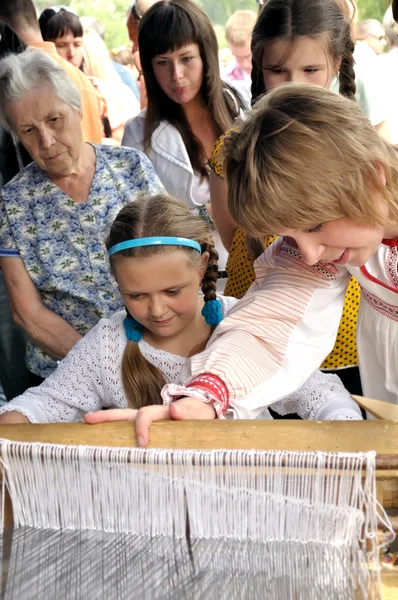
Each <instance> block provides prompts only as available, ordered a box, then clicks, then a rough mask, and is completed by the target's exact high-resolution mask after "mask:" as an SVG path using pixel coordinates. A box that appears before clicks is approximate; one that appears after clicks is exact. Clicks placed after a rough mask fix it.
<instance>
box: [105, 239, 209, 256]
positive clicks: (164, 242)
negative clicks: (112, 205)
mask: <svg viewBox="0 0 398 600" xmlns="http://www.w3.org/2000/svg"><path fill="white" fill-rule="evenodd" d="M141 246H186V247H187V248H193V249H194V250H197V251H198V252H200V253H202V248H201V247H200V244H198V242H195V241H194V240H189V239H187V238H182V237H163V236H160V237H145V238H137V239H136V240H126V241H125V242H120V244H115V245H114V246H112V248H111V249H110V250H108V255H109V256H112V254H116V252H121V251H122V250H127V249H128V248H139V247H141Z"/></svg>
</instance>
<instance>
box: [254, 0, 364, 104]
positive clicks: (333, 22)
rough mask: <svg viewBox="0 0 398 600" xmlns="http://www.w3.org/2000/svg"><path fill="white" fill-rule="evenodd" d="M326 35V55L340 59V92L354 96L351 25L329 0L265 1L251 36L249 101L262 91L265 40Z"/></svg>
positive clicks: (264, 91) (263, 89)
mask: <svg viewBox="0 0 398 600" xmlns="http://www.w3.org/2000/svg"><path fill="white" fill-rule="evenodd" d="M322 34H327V36H328V44H329V53H330V57H331V58H332V59H333V60H334V61H338V60H340V61H341V68H340V73H339V80H340V93H341V94H342V95H343V96H346V97H348V98H351V99H354V96H355V91H356V90H355V73H354V59H353V52H354V42H353V40H352V37H351V26H350V23H349V20H348V19H347V18H346V16H345V15H344V13H343V11H342V10H341V8H340V7H339V6H338V4H337V3H336V2H334V1H333V0H327V1H326V0H266V1H265V3H264V5H263V8H262V10H261V12H260V15H259V17H258V19H257V23H256V25H255V27H254V30H253V35H252V43H251V48H252V66H253V70H252V86H251V91H252V104H254V103H255V102H257V100H258V99H259V97H260V96H262V95H263V94H265V93H266V92H267V90H266V89H265V85H264V79H263V73H262V71H263V69H262V61H263V50H264V44H266V43H267V41H271V40H272V41H274V40H276V39H279V38H280V39H282V38H285V39H291V40H294V39H295V38H297V37H311V38H316V37H317V36H320V35H322Z"/></svg>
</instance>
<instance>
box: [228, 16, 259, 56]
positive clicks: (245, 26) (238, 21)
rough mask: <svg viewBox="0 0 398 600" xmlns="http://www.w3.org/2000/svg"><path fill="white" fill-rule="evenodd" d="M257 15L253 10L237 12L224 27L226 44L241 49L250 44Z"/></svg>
mask: <svg viewBox="0 0 398 600" xmlns="http://www.w3.org/2000/svg"><path fill="white" fill-rule="evenodd" d="M256 21H257V14H256V13H255V12H254V11H253V10H237V11H236V12H234V13H233V14H232V15H231V16H230V17H229V19H228V21H227V22H226V25H225V38H226V40H227V42H228V44H232V46H237V47H238V48H241V47H243V46H247V45H249V44H250V40H251V37H252V32H253V27H254V25H255V24H256Z"/></svg>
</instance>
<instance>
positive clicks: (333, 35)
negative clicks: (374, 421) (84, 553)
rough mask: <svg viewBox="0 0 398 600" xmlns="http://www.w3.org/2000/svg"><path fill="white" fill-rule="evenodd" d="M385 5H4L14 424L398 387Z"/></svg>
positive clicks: (8, 378)
mask: <svg viewBox="0 0 398 600" xmlns="http://www.w3.org/2000/svg"><path fill="white" fill-rule="evenodd" d="M393 8H394V9H395V7H390V8H389V9H388V11H387V13H386V16H385V18H384V22H383V24H382V23H380V22H378V21H377V20H374V19H368V20H365V21H359V20H358V10H357V7H356V4H355V2H354V0H264V1H263V2H261V3H259V8H258V14H257V13H255V12H253V11H250V10H241V11H237V12H236V13H234V14H233V15H232V16H231V17H230V18H229V20H228V22H227V24H226V28H225V31H226V40H227V44H228V46H229V50H230V61H229V62H228V63H227V64H222V62H221V61H220V52H219V48H218V44H217V38H216V34H215V31H214V27H213V24H212V23H211V21H210V19H209V18H208V17H207V15H206V14H205V12H204V11H203V10H202V9H201V8H200V6H199V5H198V4H197V3H196V2H193V0H160V1H157V2H155V1H153V0H134V2H133V4H132V5H131V6H130V8H129V9H128V11H127V15H126V37H127V35H128V37H129V39H130V41H131V43H132V52H130V51H127V52H126V49H125V48H120V49H117V48H115V49H113V50H111V52H109V50H108V48H107V47H106V44H105V40H106V32H105V31H104V28H103V26H102V25H101V23H100V22H99V21H97V20H96V19H93V18H88V17H79V15H78V14H76V12H75V11H74V10H72V9H70V8H69V7H66V6H53V7H49V8H46V9H45V10H44V11H43V12H42V13H41V14H40V15H38V14H37V13H36V9H35V6H34V4H33V2H32V0H14V1H13V2H12V3H3V5H2V6H0V31H1V44H0V52H1V58H0V127H1V128H0V149H1V152H0V157H1V181H0V184H1V186H2V187H1V189H0V274H1V278H0V382H1V385H2V388H3V390H4V393H5V395H6V399H7V402H6V403H4V404H3V405H2V407H1V408H0V423H26V422H31V423H49V422H71V421H82V420H85V421H86V422H87V423H92V424H93V423H98V422H102V421H112V420H128V421H135V424H136V431H137V439H138V442H139V444H140V445H141V446H146V445H147V444H148V439H149V427H150V424H151V423H152V421H154V420H159V419H169V418H172V419H186V418H189V419H213V418H229V419H242V418H247V419H257V418H261V419H272V418H301V419H317V420H319V419H321V420H341V419H353V420H357V419H362V418H364V417H365V418H366V414H364V413H363V412H361V410H360V408H359V406H358V405H357V404H356V402H355V401H354V400H353V399H352V397H351V394H364V395H366V396H369V397H373V398H375V399H378V400H384V401H386V402H390V403H392V404H397V403H398V377H397V375H396V371H395V368H394V366H395V364H396V355H397V354H398V346H397V341H396V340H397V339H398V337H397V336H396V323H397V322H398V156H397V154H396V150H395V149H394V147H393V145H392V143H394V142H395V141H398V139H397V140H395V137H397V138H398V121H397V124H396V123H395V120H396V118H397V117H396V110H395V108H394V101H395V97H396V95H397V93H398V92H397V91H396V90H395V88H394V85H393V83H392V80H394V77H393V74H394V73H395V55H396V51H397V48H396V47H397V46H398V42H397V35H398V25H397V24H396V23H395V21H394V16H393ZM387 73H388V76H387ZM104 408H106V409H107V410H103V409H104Z"/></svg>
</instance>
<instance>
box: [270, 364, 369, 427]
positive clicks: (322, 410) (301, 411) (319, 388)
mask: <svg viewBox="0 0 398 600" xmlns="http://www.w3.org/2000/svg"><path fill="white" fill-rule="evenodd" d="M271 408H272V410H274V411H275V412H277V413H279V414H280V415H288V414H290V413H297V414H298V415H299V416H300V417H301V418H302V419H311V420H319V421H345V420H350V419H352V420H360V419H362V414H361V411H360V409H359V406H358V404H357V403H356V402H355V401H354V400H353V399H352V398H351V396H350V394H349V392H348V391H347V390H346V389H345V387H344V386H343V384H342V382H341V380H340V379H339V377H337V375H332V374H328V373H322V372H321V371H319V370H318V371H315V373H314V374H313V375H312V376H311V377H310V378H309V379H308V380H307V381H306V382H305V384H304V385H302V386H301V388H300V389H299V390H297V392H295V393H294V394H292V395H291V396H288V397H287V398H283V400H279V402H276V403H275V404H273V405H272V407H271Z"/></svg>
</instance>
